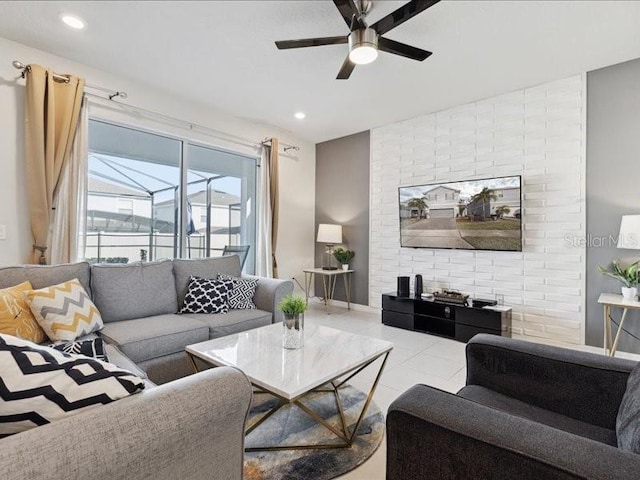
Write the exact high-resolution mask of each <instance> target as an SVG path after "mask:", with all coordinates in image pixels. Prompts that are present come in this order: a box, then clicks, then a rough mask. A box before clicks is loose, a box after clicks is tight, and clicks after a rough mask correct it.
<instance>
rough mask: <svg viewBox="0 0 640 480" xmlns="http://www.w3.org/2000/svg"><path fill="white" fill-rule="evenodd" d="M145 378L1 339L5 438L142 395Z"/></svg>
mask: <svg viewBox="0 0 640 480" xmlns="http://www.w3.org/2000/svg"><path fill="white" fill-rule="evenodd" d="M143 388H144V381H143V380H142V378H140V377H138V376H136V375H134V374H133V373H131V372H128V371H126V370H122V369H120V368H118V367H116V366H115V365H112V364H110V363H105V362H100V361H98V360H95V359H92V358H88V357H84V356H81V355H70V354H68V353H64V352H60V351H58V350H56V349H54V348H50V347H45V346H42V345H37V344H35V343H32V342H29V341H27V340H22V339H20V338H17V337H13V336H11V335H3V334H0V436H2V435H9V434H13V433H18V432H22V431H24V430H28V429H30V428H33V427H37V426H39V425H44V424H47V423H50V422H53V421H55V420H59V419H61V418H63V417H66V416H69V415H73V414H75V413H78V412H80V411H83V410H86V409H89V408H93V407H96V406H98V405H104V404H107V403H110V402H113V401H115V400H118V399H120V398H124V397H127V396H129V395H132V394H134V393H137V392H139V391H140V390H142V389H143Z"/></svg>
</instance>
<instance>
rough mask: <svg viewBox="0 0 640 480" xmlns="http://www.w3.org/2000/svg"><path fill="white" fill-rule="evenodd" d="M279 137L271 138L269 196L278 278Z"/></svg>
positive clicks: (274, 274)
mask: <svg viewBox="0 0 640 480" xmlns="http://www.w3.org/2000/svg"><path fill="white" fill-rule="evenodd" d="M278 195H279V190H278V139H277V138H272V139H271V151H270V152H269V196H270V204H271V259H272V268H273V278H278V259H277V258H276V250H277V247H278V209H279V201H278Z"/></svg>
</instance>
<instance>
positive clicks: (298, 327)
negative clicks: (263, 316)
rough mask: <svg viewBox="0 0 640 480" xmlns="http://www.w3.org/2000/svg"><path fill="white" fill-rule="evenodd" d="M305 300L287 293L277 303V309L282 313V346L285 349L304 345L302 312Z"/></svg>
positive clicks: (305, 304) (305, 307) (304, 308)
mask: <svg viewBox="0 0 640 480" xmlns="http://www.w3.org/2000/svg"><path fill="white" fill-rule="evenodd" d="M306 309H307V302H306V301H305V299H304V298H303V297H301V296H299V295H287V296H286V297H284V298H283V299H282V301H281V302H280V303H279V304H278V310H280V311H282V313H283V314H284V321H283V322H282V324H283V327H284V330H283V333H282V346H283V347H284V348H287V349H296V348H302V347H303V346H304V312H305V310H306Z"/></svg>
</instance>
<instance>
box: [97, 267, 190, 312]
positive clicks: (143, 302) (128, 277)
mask: <svg viewBox="0 0 640 480" xmlns="http://www.w3.org/2000/svg"><path fill="white" fill-rule="evenodd" d="M91 286H92V289H93V301H94V302H95V304H96V306H97V307H98V310H100V313H101V314H102V319H103V320H104V321H105V322H116V321H120V320H131V319H134V318H142V317H151V316H153V315H162V314H166V313H175V312H176V311H177V310H178V303H177V301H176V287H175V283H174V281H173V265H172V263H171V260H163V261H159V262H149V263H142V262H135V263H129V264H126V265H114V264H100V265H93V266H92V267H91Z"/></svg>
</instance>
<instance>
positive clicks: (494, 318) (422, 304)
mask: <svg viewBox="0 0 640 480" xmlns="http://www.w3.org/2000/svg"><path fill="white" fill-rule="evenodd" d="M494 308H495V309H489V308H477V307H468V306H466V305H455V304H449V303H442V302H436V301H433V300H425V299H418V298H415V297H413V296H410V297H399V296H398V295H396V294H395V293H385V294H383V295H382V323H384V324H385V325H389V326H391V327H399V328H404V329H406V330H414V331H417V332H424V333H431V334H435V335H441V336H443V337H449V338H454V339H456V340H458V341H460V342H467V341H469V340H470V339H471V338H472V337H473V336H474V335H476V334H478V333H491V334H493V335H502V336H503V337H510V336H511V310H510V309H501V308H500V307H494ZM498 310H503V311H498Z"/></svg>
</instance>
